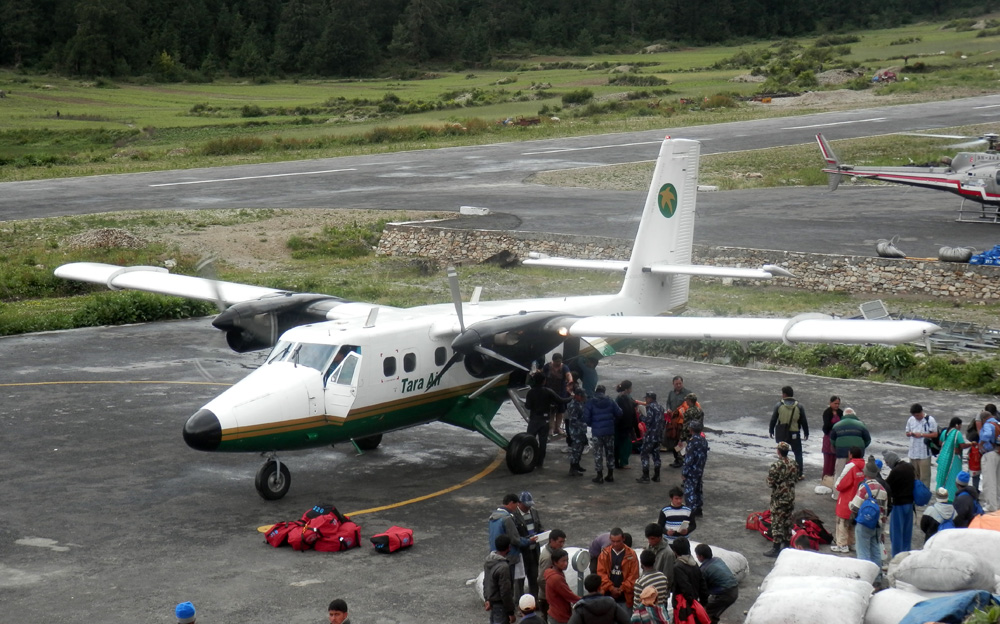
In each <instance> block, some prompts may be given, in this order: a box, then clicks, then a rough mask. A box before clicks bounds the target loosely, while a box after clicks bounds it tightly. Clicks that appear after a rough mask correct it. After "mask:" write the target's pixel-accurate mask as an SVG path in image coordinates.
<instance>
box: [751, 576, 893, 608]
mask: <svg viewBox="0 0 1000 624" xmlns="http://www.w3.org/2000/svg"><path fill="white" fill-rule="evenodd" d="M786 589H798V590H800V591H801V592H802V594H803V595H804V596H811V595H812V592H814V591H818V590H824V589H832V590H837V591H843V592H847V593H851V594H855V595H856V596H857V598H858V599H860V600H864V601H866V602H867V601H868V599H869V598H870V597H871V595H872V591H874V588H873V587H872V584H871V583H868V582H865V581H859V580H858V579H851V578H844V577H841V576H832V577H831V576H771V575H770V574H769V575H768V576H767V577H766V578H765V579H764V582H763V583H761V585H760V590H761V591H762V592H769V591H784V590H786Z"/></svg>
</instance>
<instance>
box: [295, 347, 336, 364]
mask: <svg viewBox="0 0 1000 624" xmlns="http://www.w3.org/2000/svg"><path fill="white" fill-rule="evenodd" d="M336 352H337V345H321V344H310V343H308V342H303V343H301V344H299V346H297V347H296V348H295V349H293V350H292V355H291V360H292V361H293V362H295V363H296V364H298V365H299V366H308V367H309V368H315V369H316V370H318V371H325V370H326V365H327V364H328V363H329V362H330V360H331V359H332V358H333V354H334V353H336Z"/></svg>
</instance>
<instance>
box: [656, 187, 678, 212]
mask: <svg viewBox="0 0 1000 624" xmlns="http://www.w3.org/2000/svg"><path fill="white" fill-rule="evenodd" d="M656 203H657V204H658V205H659V207H660V214H662V215H663V216H664V217H666V218H668V219H669V218H670V217H672V216H674V213H675V212H677V189H675V188H674V185H673V184H664V185H663V186H661V187H660V193H659V195H657V197H656Z"/></svg>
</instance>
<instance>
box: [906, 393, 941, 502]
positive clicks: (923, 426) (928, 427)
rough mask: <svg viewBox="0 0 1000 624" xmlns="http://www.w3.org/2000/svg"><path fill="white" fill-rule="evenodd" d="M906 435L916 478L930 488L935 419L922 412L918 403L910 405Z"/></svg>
mask: <svg viewBox="0 0 1000 624" xmlns="http://www.w3.org/2000/svg"><path fill="white" fill-rule="evenodd" d="M906 437H908V438H910V451H909V454H908V456H909V458H910V463H911V464H913V470H914V471H915V472H916V473H917V478H918V479H920V480H921V481H923V482H924V485H926V486H927V489H928V490H929V489H930V488H931V448H930V446H931V440H932V439H934V438H936V437H937V421H935V420H934V417H933V416H931V415H930V414H925V413H924V408H923V406H922V405H920V404H919V403H914V404H913V405H911V406H910V418H909V419H907V421H906Z"/></svg>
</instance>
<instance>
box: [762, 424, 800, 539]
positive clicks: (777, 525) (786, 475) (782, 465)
mask: <svg viewBox="0 0 1000 624" xmlns="http://www.w3.org/2000/svg"><path fill="white" fill-rule="evenodd" d="M791 450H792V447H791V445H789V444H788V442H781V443H779V444H778V460H777V461H776V462H774V463H773V464H771V468H770V469H768V471H767V484H768V485H769V486H770V487H771V539H772V541H773V545H772V546H771V550H769V551H767V552H766V553H764V556H765V557H777V556H778V554H779V553H781V549H782V548H785V547H787V546H788V545H789V543H790V541H791V538H792V512H794V511H795V483H796V482H797V481H798V480H799V468H798V465H796V463H795V462H794V461H792V460H790V459H788V452H789V451H791Z"/></svg>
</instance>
